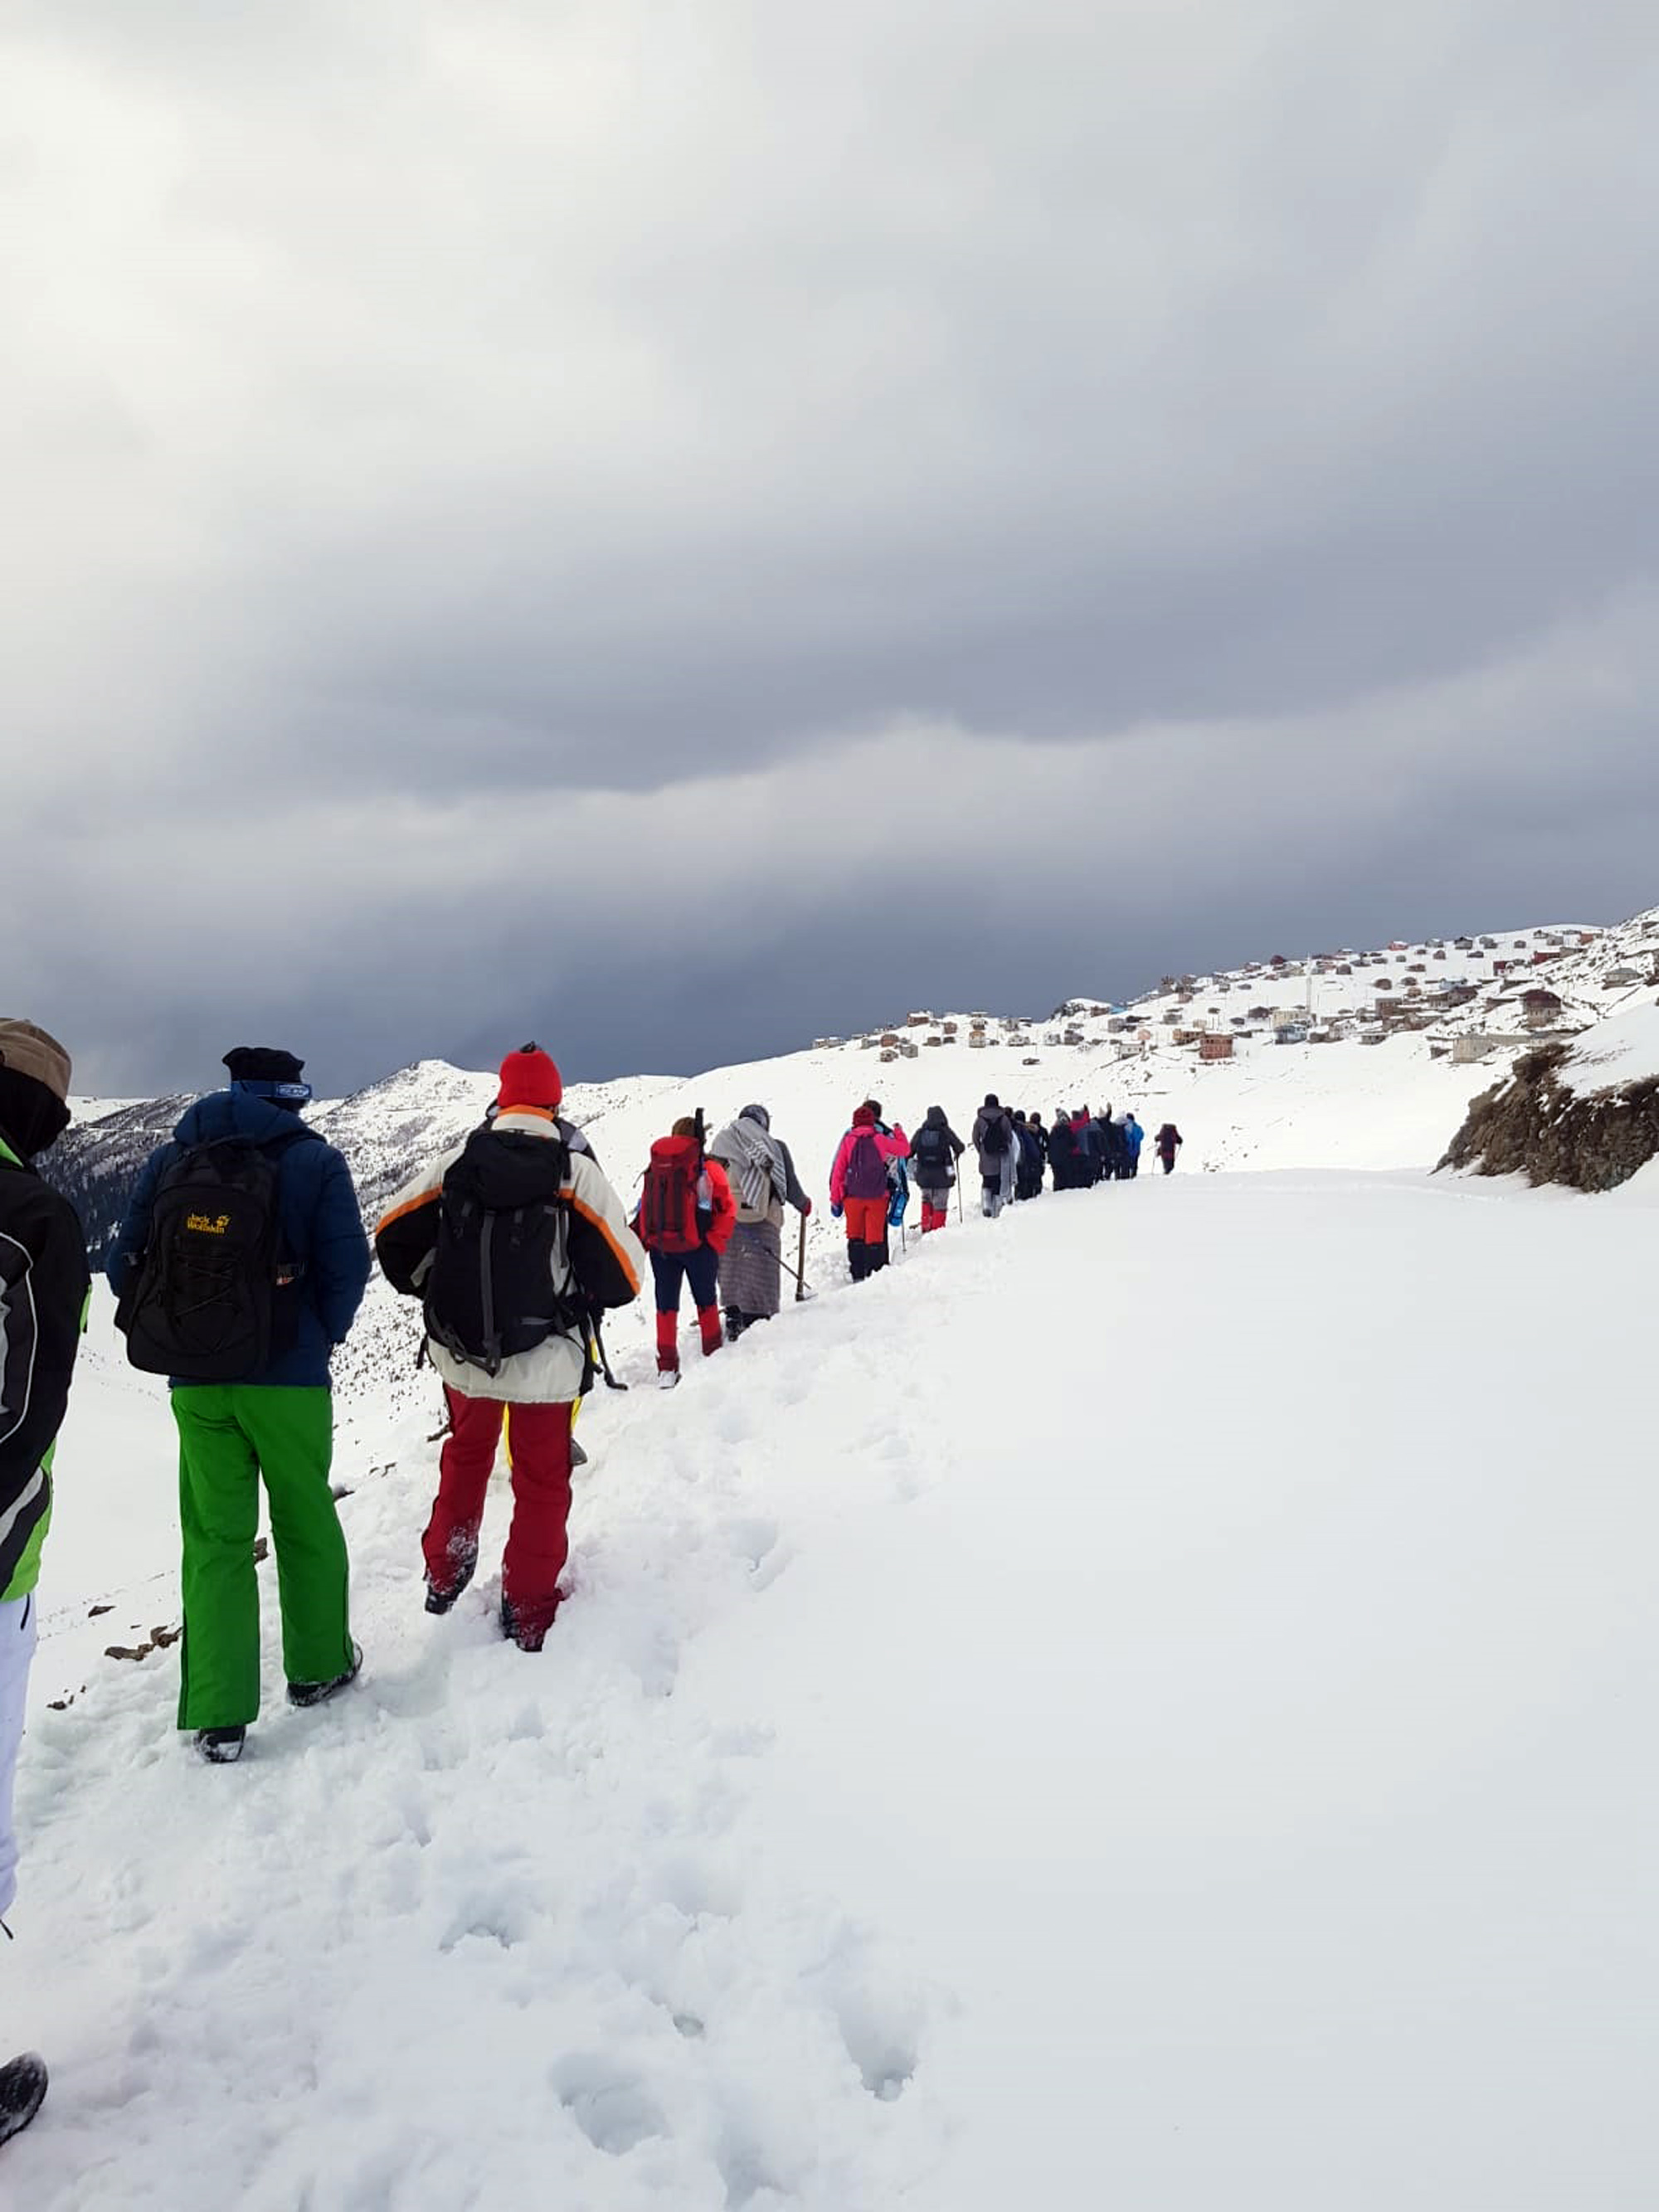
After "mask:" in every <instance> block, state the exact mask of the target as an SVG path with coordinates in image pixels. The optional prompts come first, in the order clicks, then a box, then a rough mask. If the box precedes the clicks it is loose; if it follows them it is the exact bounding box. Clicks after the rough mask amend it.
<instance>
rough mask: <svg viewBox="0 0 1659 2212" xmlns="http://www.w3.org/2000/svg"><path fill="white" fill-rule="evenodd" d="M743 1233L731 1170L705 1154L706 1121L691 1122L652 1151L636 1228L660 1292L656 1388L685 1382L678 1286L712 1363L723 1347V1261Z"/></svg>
mask: <svg viewBox="0 0 1659 2212" xmlns="http://www.w3.org/2000/svg"><path fill="white" fill-rule="evenodd" d="M737 1225H738V1202H737V1200H736V1199H734V1198H733V1197H732V1185H731V1183H730V1182H729V1181H728V1179H727V1177H726V1170H725V1169H724V1168H723V1167H722V1166H721V1165H720V1162H719V1161H718V1160H711V1159H710V1158H708V1153H707V1152H705V1151H704V1150H703V1131H702V1115H701V1114H697V1115H692V1114H687V1115H683V1116H682V1117H681V1119H680V1120H679V1121H676V1122H675V1124H674V1127H673V1131H672V1133H671V1135H669V1136H666V1137H659V1138H658V1139H657V1141H656V1143H655V1144H654V1145H653V1146H652V1147H651V1164H650V1166H649V1167H648V1168H647V1170H646V1171H645V1189H644V1192H643V1194H641V1199H640V1203H639V1210H638V1212H636V1213H635V1216H634V1227H635V1232H636V1233H637V1235H638V1237H639V1239H640V1242H641V1243H642V1244H643V1245H644V1247H645V1249H646V1250H647V1252H648V1253H649V1254H650V1255H651V1273H652V1274H653V1276H654V1278H655V1279H656V1285H657V1380H658V1383H659V1385H660V1386H661V1388H662V1389H665V1390H671V1389H672V1388H673V1387H674V1385H675V1383H678V1381H679V1379H680V1348H679V1328H680V1286H681V1285H682V1284H683V1283H690V1285H691V1299H692V1303H693V1304H694V1305H695V1306H696V1309H697V1327H698V1328H699V1330H700V1331H701V1333H702V1354H703V1358H705V1359H707V1358H708V1356H709V1354H710V1353H711V1352H718V1351H719V1350H720V1346H721V1345H722V1344H724V1342H725V1341H726V1333H725V1330H724V1328H723V1327H722V1326H721V1322H720V1254H721V1253H722V1252H724V1251H725V1249H726V1246H727V1245H728V1244H729V1243H731V1241H732V1231H733V1230H734V1229H735V1228H736V1227H737Z"/></svg>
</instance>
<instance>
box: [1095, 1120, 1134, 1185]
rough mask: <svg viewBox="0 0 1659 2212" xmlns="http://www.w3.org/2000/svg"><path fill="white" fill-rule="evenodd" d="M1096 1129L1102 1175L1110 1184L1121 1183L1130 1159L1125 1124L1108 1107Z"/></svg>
mask: <svg viewBox="0 0 1659 2212" xmlns="http://www.w3.org/2000/svg"><path fill="white" fill-rule="evenodd" d="M1095 1127H1096V1128H1097V1130H1098V1131H1099V1133H1100V1157H1101V1173H1102V1175H1103V1178H1104V1179H1105V1181H1106V1182H1121V1181H1122V1179H1123V1170H1124V1169H1125V1168H1126V1167H1127V1164H1128V1159H1129V1152H1128V1147H1127V1145H1125V1143H1124V1141H1123V1123H1122V1121H1121V1119H1120V1118H1119V1117H1118V1116H1117V1115H1115V1114H1114V1113H1113V1111H1112V1109H1111V1108H1110V1107H1109V1106H1108V1107H1106V1108H1104V1109H1103V1111H1102V1113H1101V1115H1100V1117H1099V1119H1098V1121H1097V1122H1096V1124H1095Z"/></svg>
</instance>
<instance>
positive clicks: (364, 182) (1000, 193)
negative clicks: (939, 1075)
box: [0, 0, 1659, 1087]
mask: <svg viewBox="0 0 1659 2212" xmlns="http://www.w3.org/2000/svg"><path fill="white" fill-rule="evenodd" d="M139 12H140V13H141V14H142V15H143V30H142V34H141V33H140V31H139V29H138V26H137V17H136V16H135V15H134V14H133V11H131V9H125V8H118V7H116V6H115V5H113V4H112V0H107V4H105V5H103V6H101V7H100V6H96V5H83V6H82V7H79V8H77V9H75V10H73V11H64V10H62V9H57V8H46V7H45V6H36V7H34V8H33V9H28V8H26V9H21V10H14V11H13V12H12V14H11V15H10V16H9V19H8V28H7V30H6V32H5V33H3V34H0V44H3V53H0V58H3V61H4V63H5V68H4V71H3V80H0V81H3V83H4V85H5V87H6V91H5V93H4V94H3V95H0V97H3V98H4V99H5V100H7V102H8V103H9V106H10V107H11V109H12V111H13V112H12V117H11V120H10V125H9V129H8V131H6V133H5V134H4V136H3V143H0V194H3V196H4V208H5V213H6V216H7V222H6V235H7V238H8V240H9V242H10V243H9V253H10V256H11V261H12V266H11V269H10V271H9V278H10V281H9V294H10V295H11V297H12V299H13V300H14V301H15V343H11V344H10V345H9V348H8V350H7V354H6V357H5V359H4V362H3V364H0V403H3V404H0V426H3V427H0V446H3V449H4V453H5V459H6V462H7V467H8V477H9V482H10V483H13V484H14V485H15V501H14V504H15V509H16V511H17V512H19V513H27V524H28V527H27V546H28V559H27V566H26V574H25V577H24V583H23V588H22V589H21V590H20V591H18V592H15V594H13V595H12V596H11V597H10V598H9V600H8V602H7V603H6V605H4V606H3V607H0V649H3V651H4V653H5V657H6V662H7V666H8V670H9V697H8V720H9V729H8V738H7V787H8V792H9V815H10V817H11V819H12V821H13V823H15V824H17V825H21V827H20V830H19V833H18V834H16V835H15V836H14V838H13V841H12V849H11V852H10V854H9V880H10V881H11V882H12V884H13V887H14V898H15V903H17V904H19V905H21V908H23V910H24V911H25V912H26V913H27V915H28V916H29V917H30V920H29V925H28V933H27V943H26V945H24V947H23V948H22V951H21V953H20V955H19V956H18V957H17V958H16V959H15V961H14V962H13V963H12V966H13V988H14V990H15V991H21V992H24V993H27V994H29V995H30V996H31V999H32V1000H33V1003H34V1004H35V1005H36V1006H38V1007H39V1008H40V1009H44V1010H45V1011H46V1012H51V1013H55V1014H56V1016H57V1018H58V1021H59V1023H60V1024H62V1025H63V1026H64V1027H65V1028H76V1029H78V1030H79V1031H80V1032H81V1033H82V1035H83V1036H85V1037H86V1038H88V1040H89V1041H90V1048H91V1056H90V1060H89V1061H88V1065H90V1066H95V1068H96V1070H97V1073H98V1079H99V1080H100V1082H104V1083H106V1084H118V1085H148V1084H151V1083H156V1082H160V1081H162V1080H170V1079H174V1078H177V1079H180V1080H182V1079H185V1075H186V1073H188V1072H189V1071H188V1070H187V1069H186V1067H185V1062H186V1061H189V1062H191V1063H194V1062H195V1061H196V1060H199V1059H200V1058H201V1057H202V1056H203V1054H204V1053H205V1052H206V1048H207V1046H208V1044H209V1043H210V1042H211V1043H212V1044H213V1046H214V1049H213V1052H212V1054H211V1055H210V1057H211V1059H213V1060H216V1057H217V1053H218V1050H220V1049H222V1044H223V1042H228V1041H229V1037H228V1032H229V1031H232V1030H234V1031H236V1032H237V1033H238V1034H239V1035H240V1033H241V1032H243V1031H244V1030H248V1029H249V1028H251V1027H258V1026H260V1025H261V1024H264V1026H265V1027H267V1028H269V1027H270V1026H272V1025H273V1024H279V1025H283V1026H284V1027H286V1028H288V1029H291V1030H300V1029H302V1030H304V1031H305V1032H306V1033H307V1035H308V1036H310V1037H311V1038H312V1039H313V1042H314V1043H315V1045H316V1046H317V1048H319V1049H320V1051H321V1052H322V1053H323V1054H324V1055H325V1057H326V1058H327V1059H328V1060H330V1062H331V1065H332V1066H334V1067H336V1068H337V1071H338V1073H337V1075H335V1076H333V1077H331V1078H329V1081H330V1084H331V1087H339V1085H340V1084H342V1083H345V1082H349V1081H355V1080H357V1079H362V1078H364V1077H366V1076H368V1075H371V1074H373V1073H376V1072H379V1070H380V1069H381V1068H382V1067H383V1066H386V1065H387V1064H388V1063H390V1062H392V1061H393V1060H400V1059H404V1058H407V1057H410V1056H411V1055H412V1054H415V1053H416V1052H422V1051H439V1052H450V1053H464V1054H468V1055H470V1056H479V1055H481V1054H483V1053H484V1052H485V1051H486V1048H489V1040H491V1039H492V1038H493V1037H495V1036H496V1034H497V1032H498V1031H499V1030H501V1029H502V1028H503V1027H505V1028H507V1029H509V1030H518V1029H522V1028H523V1027H524V1026H525V1022H524V1020H523V1019H522V1018H521V1015H520V1009H523V1008H526V1006H529V1007H538V1008H541V1009H542V1010H543V1012H538V1014H537V1018H536V1024H532V1026H535V1025H537V1024H544V1023H545V1021H547V1020H556V1021H558V1022H560V1023H562V1024H566V1025H567V1026H568V1032H569V1034H571V1035H572V1036H573V1037H574V1038H576V1039H579V1040H580V1048H579V1064H580V1065H582V1066H584V1068H585V1072H590V1073H591V1072H594V1071H595V1070H597V1069H599V1068H623V1067H626V1066H638V1065H642V1064H649V1063H655V1064H657V1065H658V1066H665V1065H669V1064H680V1065H690V1064H692V1063H694V1062H696V1061H697V1060H710V1059H714V1058H726V1057H732V1056H734V1055H737V1054H742V1053H745V1052H748V1051H750V1050H759V1049H762V1048H769V1047H771V1046H775V1045H778V1044H784V1043H789V1042H795V1041H797V1040H798V1039H799V1038H800V1037H802V1036H806V1035H810V1034H811V1031H813V1030H820V1029H824V1028H840V1027H844V1026H846V1025H848V1024H850V1023H851V1022H853V1021H854V1020H858V1019H862V1018H867V1017H871V1016H873V1015H875V1014H876V1013H878V1012H882V1011H884V1010H888V1009H890V1007H891V1006H896V1005H897V1004H898V1003H899V1002H901V1001H902V1000H908V999H922V1000H930V999H931V1000H944V999H948V998H954V999H956V1000H958V1001H959V1000H962V999H964V998H976V999H981V1000H984V999H988V998H998V999H1000V1000H1006V1001H1009V1002H1016V1001H1017V1002H1018V1003H1019V1004H1021V1005H1022V1006H1024V1008H1025V1009H1026V1010H1027V1011H1032V1012H1036V1011H1041V1010H1042V1008H1043V1007H1044V1006H1045V1005H1046V1004H1048V1003H1050V1002H1052V1000H1054V998H1055V997H1057V996H1059V995H1060V994H1062V993H1066V992H1070V991H1073V990H1076V989H1079V988H1089V989H1106V990H1121V989H1127V988H1129V987H1134V986H1136V985H1138V984H1139V983H1141V982H1143V981H1146V980H1147V979H1148V978H1149V977H1152V976H1155V975H1157V974H1158V973H1159V972H1161V971H1162V970H1163V969H1165V968H1167V967H1170V966H1172V965H1173V966H1184V965H1190V964H1194V963H1208V962H1211V961H1215V960H1223V959H1225V960H1231V959H1233V958H1236V957H1242V956H1243V954H1244V953H1246V952H1248V951H1261V950H1262V949H1264V940H1265V939H1285V940H1287V943H1288V945H1294V944H1297V943H1305V942H1307V941H1308V940H1310V939H1328V938H1331V937H1349V938H1356V937H1359V936H1364V935H1379V934H1385V933H1391V932H1394V931H1395V930H1398V929H1401V928H1414V927H1424V928H1428V927H1441V926H1451V925H1452V924H1453V923H1454V922H1457V921H1468V922H1470V923H1479V922H1480V921H1483V920H1485V919H1487V918H1491V917H1495V918H1498V919H1505V920H1510V919H1517V918H1519V917H1521V916H1522V915H1528V914H1533V913H1537V914H1539V915H1543V914H1547V913H1549V912H1552V911H1566V910H1568V909H1571V910H1572V911H1573V912H1574V913H1575V914H1577V915H1584V916H1587V917H1589V916H1593V915H1605V914H1609V913H1612V912H1613V911H1617V910H1619V909H1620V908H1625V907H1629V906H1633V905H1636V904H1640V903H1646V902H1648V901H1649V900H1650V898H1652V897H1653V896H1659V890H1656V886H1655V884H1654V883H1653V882H1652V880H1651V879H1650V877H1649V876H1648V875H1647V874H1646V872H1645V871H1646V870H1647V868H1648V867H1650V860H1649V859H1648V858H1647V855H1648V854H1650V853H1651V850H1652V849H1653V847H1652V837H1651V832H1652V829H1653V828H1654V826H1655V816H1656V810H1659V768H1656V766H1655V764H1654V761H1653V757H1652V756H1653V753H1654V750H1655V749H1654V748H1653V747H1652V746H1651V744H1650V738H1649V732H1648V728H1647V724H1646V720H1645V715H1644V707H1643V702H1644V700H1645V699H1648V698H1650V697H1651V696H1652V681H1653V678H1654V675H1655V672H1656V671H1655V669H1654V665H1653V652H1652V647H1651V634H1652V622H1651V618H1652V615H1653V612H1654V599H1653V581H1652V580H1653V576H1654V572H1655V569H1656V566H1659V557H1656V556H1659V524H1656V520H1655V517H1656V514H1659V501H1656V494H1659V482H1656V477H1659V459H1656V458H1655V456H1656V453H1659V444H1656V441H1653V440H1652V439H1651V437H1650V435H1648V434H1647V418H1648V414H1649V410H1650V397H1649V395H1650V392H1651V389H1652V387H1653V382H1654V378H1655V373H1656V370H1659V304H1656V303H1659V288H1656V285H1655V283H1654V278H1655V275H1656V270H1655V269H1654V266H1653V262H1654V249H1653V247H1652V246H1651V243H1650V239H1651V226H1650V224H1648V223H1647V222H1645V220H1644V211H1645V210H1646V209H1648V208H1649V207H1650V206H1651V205H1653V204H1655V195H1656V187H1659V133H1656V132H1655V131H1654V128H1653V124H1654V121H1655V117H1656V112H1659V32H1656V30H1655V29H1654V28H1653V27H1651V26H1650V25H1649V24H1648V23H1647V22H1646V21H1644V19H1642V18H1641V17H1640V16H1639V15H1638V12H1637V11H1633V10H1630V9H1613V8H1612V7H1611V6H1597V5H1591V6H1589V7H1588V8H1585V7H1578V8H1575V9H1568V8H1566V7H1565V6H1559V5H1554V4H1547V0H1519V4H1517V3H1516V0H1436V4H1433V5H1431V4H1429V0H1413V3H1412V4H1406V5H1404V6H1401V7H1398V8H1395V9H1391V10H1389V11H1387V12H1386V13H1383V12H1382V11H1375V10H1373V11H1342V12H1341V13H1340V15H1339V14H1338V13H1337V11H1331V12H1330V14H1329V15H1328V16H1326V17H1324V18H1323V19H1322V18H1321V17H1320V16H1319V15H1317V14H1316V12H1315V11H1310V10H1308V9H1306V8H1305V7H1304V6H1301V5H1297V4H1292V0H1282V3H1281V4H1279V5H1277V6H1275V5H1273V4H1268V5H1265V6H1263V7H1261V8H1258V9H1251V10H1249V11H1241V10H1238V9H1232V8H1229V7H1227V6H1225V5H1224V4H1223V0H1194V4H1192V5H1189V6H1182V7H1174V6H1170V5H1168V4H1164V0H1160V4H1158V5H1153V4H1152V0H1144V4H1132V5H1129V6H1127V7H1125V8H1121V9H1112V10H1110V11H1107V10H1099V11H1085V10H1080V9H1077V8H1075V7H1073V6H1070V5H1067V4H1063V0H1051V3H1050V4H1036V5H1033V6H1031V7H1029V8H1027V9H1022V10H1021V11H1019V12H1018V16H1016V15H1013V14H1011V13H1010V11H1008V10H1007V9H1006V7H1004V6H1000V5H999V6H996V7H993V6H991V5H989V4H982V0H952V4H951V5H950V6H949V7H946V6H945V5H944V4H943V0H940V4H939V5H937V6H923V5H920V4H908V5H897V6H895V5H893V4H891V0H884V4H880V5H878V4H877V0H858V4H853V5H850V6H848V7H846V8H843V9H839V10H837V11H835V13H834V14H833V15H830V14H829V13H827V12H826V11H824V10H822V9H806V8H805V7H796V6H793V5H792V4H777V0H773V4H769V5H767V6H760V5H758V4H754V5H749V4H744V5H738V4H736V0H711V4H710V5H708V7H706V8H702V9H698V10H696V11H662V10H647V9H643V8H641V7H638V6H635V5H634V4H632V3H631V0H628V4H623V0H617V4H613V5H611V6H608V7H605V8H604V9H600V8H599V7H597V6H595V7H578V8H574V9H563V8H562V9H554V8H551V7H544V6H540V5H532V4H528V0H524V4H490V0H477V4H472V5H469V6H465V7H464V6H462V5H460V4H459V0H454V4H449V5H442V4H440V5H435V6H433V7H430V8H428V9H422V10H419V11H410V10H407V9H402V8H393V7H392V6H390V5H389V4H388V5H378V4H368V3H367V0H366V4H365V5H363V6H362V7H361V8H355V9H352V10H350V11H349V21H346V20H345V19H343V18H342V17H341V16H340V15H339V13H338V11H337V10H333V9H324V8H319V7H306V8H302V9H301V8H295V9H288V10H283V11H256V13H255V15H253V16H252V17H248V16H246V15H241V16H239V15H237V14H235V12H234V11H231V12H227V11H224V10H222V9H214V8H210V7H205V6H200V5H191V6H186V5H184V4H173V5H167V4H158V5H156V6H155V7H154V8H149V9H144V10H142V11H139ZM47 917H50V918H51V919H50V922H48V921H47Z"/></svg>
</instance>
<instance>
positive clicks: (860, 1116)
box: [853, 1106, 876, 1129]
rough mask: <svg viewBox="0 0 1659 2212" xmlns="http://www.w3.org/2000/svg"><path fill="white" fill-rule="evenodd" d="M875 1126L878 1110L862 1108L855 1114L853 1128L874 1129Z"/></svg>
mask: <svg viewBox="0 0 1659 2212" xmlns="http://www.w3.org/2000/svg"><path fill="white" fill-rule="evenodd" d="M875 1126H876V1109H875V1108H874V1107H873V1106H860V1108H859V1109H857V1111H856V1112H855V1113H854V1115H853V1127H854V1128H855V1129H873V1128H874V1127H875Z"/></svg>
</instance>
